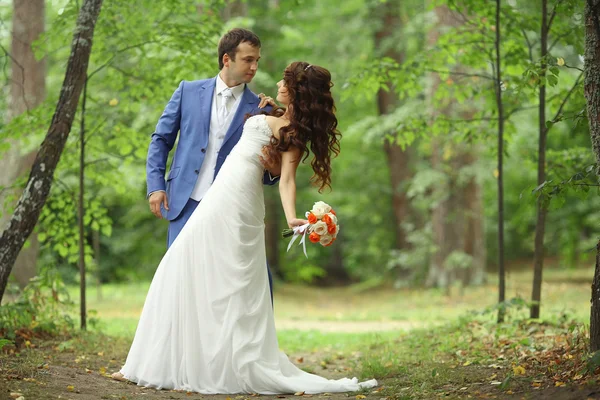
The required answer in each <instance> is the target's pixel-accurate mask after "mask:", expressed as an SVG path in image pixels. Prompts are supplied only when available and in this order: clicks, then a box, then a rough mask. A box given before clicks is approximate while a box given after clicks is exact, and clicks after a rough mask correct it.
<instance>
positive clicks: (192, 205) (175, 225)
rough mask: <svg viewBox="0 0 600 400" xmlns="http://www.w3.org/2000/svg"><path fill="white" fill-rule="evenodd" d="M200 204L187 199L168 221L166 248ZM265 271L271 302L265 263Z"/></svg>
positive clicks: (270, 280)
mask: <svg viewBox="0 0 600 400" xmlns="http://www.w3.org/2000/svg"><path fill="white" fill-rule="evenodd" d="M198 204H200V202H199V201H196V200H194V199H192V198H189V199H188V202H187V203H186V204H185V206H184V207H183V210H181V213H180V214H179V215H178V216H177V218H175V219H174V220H173V221H170V222H169V230H168V231H167V248H169V247H171V245H172V244H173V242H174V241H175V238H176V237H177V235H179V232H181V230H182V229H183V226H184V225H185V224H186V222H187V221H188V219H190V217H191V216H192V213H193V212H194V210H195V209H196V207H198ZM267 273H268V275H269V290H270V291H271V303H273V277H272V276H271V270H270V269H269V266H268V265H267Z"/></svg>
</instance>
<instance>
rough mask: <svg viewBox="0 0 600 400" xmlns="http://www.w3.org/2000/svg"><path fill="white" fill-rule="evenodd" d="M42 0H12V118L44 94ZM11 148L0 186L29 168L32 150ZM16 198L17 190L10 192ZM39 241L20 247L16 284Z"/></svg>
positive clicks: (22, 280) (31, 270) (32, 264)
mask: <svg viewBox="0 0 600 400" xmlns="http://www.w3.org/2000/svg"><path fill="white" fill-rule="evenodd" d="M44 17H45V6H44V0H13V17H12V27H13V29H12V43H11V56H12V57H11V86H10V98H11V101H10V118H14V117H16V116H18V115H20V114H22V113H24V112H26V111H28V110H31V109H33V108H34V107H36V106H38V105H39V104H40V103H41V102H42V101H43V100H44V98H45V97H46V60H45V59H41V60H39V61H38V60H36V58H35V55H34V51H33V48H32V46H33V42H34V41H36V40H37V39H38V38H39V37H40V35H41V34H42V33H43V32H44ZM10 144H11V149H10V150H8V152H7V153H4V154H2V161H0V168H1V169H2V171H3V173H2V176H0V186H10V185H12V184H13V183H14V182H15V181H16V180H17V178H19V177H20V176H22V175H23V174H24V173H25V171H29V169H30V168H31V165H32V164H33V160H34V159H35V153H33V154H25V155H23V154H21V149H20V148H19V143H18V141H16V140H11V142H10ZM10 194H11V195H14V196H15V197H18V195H19V194H20V193H19V192H15V191H11V193H10ZM5 196H6V193H5V195H0V209H1V210H3V212H2V216H0V229H2V228H4V225H5V224H6V222H7V221H8V217H9V215H8V213H7V212H6V211H7V210H6V208H10V207H12V206H13V205H14V204H11V205H10V206H9V207H6V208H5V207H4V201H5ZM39 247H40V246H39V242H38V239H37V234H36V233H35V232H34V233H32V234H31V235H30V237H29V246H28V247H27V248H23V249H22V250H21V251H20V252H19V255H18V257H17V261H16V262H15V266H14V268H13V276H14V277H15V279H16V280H17V283H18V284H19V286H21V287H24V286H25V285H27V283H29V280H30V279H31V278H33V277H34V276H35V275H36V263H37V257H38V253H39Z"/></svg>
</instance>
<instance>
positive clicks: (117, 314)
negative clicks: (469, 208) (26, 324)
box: [69, 268, 593, 337]
mask: <svg viewBox="0 0 600 400" xmlns="http://www.w3.org/2000/svg"><path fill="white" fill-rule="evenodd" d="M592 277H593V269H592V268H588V269H560V270H559V269H547V270H546V271H545V276H544V285H543V291H542V307H541V318H542V319H549V318H554V317H555V316H556V315H560V314H564V313H568V314H569V315H570V316H572V317H573V318H574V319H576V320H578V321H581V322H586V321H588V320H589V298H590V295H591V292H590V283H591V280H592ZM488 281H489V283H488V284H486V285H483V286H480V287H473V288H467V289H465V290H462V289H461V288H458V287H455V288H452V289H451V290H450V295H448V293H447V292H446V291H444V290H438V289H427V290H425V289H422V288H416V289H400V290H395V289H392V288H387V287H383V288H382V287H380V288H370V289H366V290H365V289H361V287H360V286H349V287H344V288H328V289H324V288H314V287H307V286H299V285H288V284H276V285H275V319H276V321H277V323H278V324H279V325H280V326H281V327H283V329H284V330H285V329H288V328H291V329H310V326H314V325H315V324H311V322H330V323H331V325H334V323H335V322H345V323H346V324H344V325H342V324H340V327H343V326H350V327H351V326H352V324H351V323H353V322H355V323H357V324H355V325H356V327H358V325H359V324H358V323H361V322H379V323H381V327H378V328H377V329H378V330H382V329H383V330H385V323H386V322H398V323H401V322H402V323H406V327H427V326H430V325H432V324H440V323H445V322H449V321H454V320H456V318H458V317H459V316H461V315H464V314H465V313H467V312H469V311H472V310H482V309H484V308H486V307H491V306H494V305H495V304H496V303H497V298H498V290H497V284H496V276H495V275H490V276H489V278H488ZM531 281H532V274H531V273H530V272H529V271H519V272H509V273H508V275H507V283H506V285H507V293H506V298H507V299H510V298H513V297H521V298H524V299H529V298H530V296H531V295H530V293H531ZM148 287H149V282H141V283H140V282H138V283H130V284H119V285H114V284H108V285H103V286H102V289H101V297H99V296H98V293H97V290H96V288H94V287H92V288H90V289H89V290H88V292H87V304H88V309H90V310H95V312H96V313H97V314H96V315H95V317H97V318H98V319H99V329H100V330H101V331H103V332H105V333H107V334H110V335H118V336H126V337H127V336H132V335H133V334H134V332H135V327H136V325H137V320H138V318H139V315H140V312H141V309H142V307H143V304H144V300H145V297H146V293H147V290H148ZM69 291H70V293H71V297H72V298H73V299H74V300H76V301H77V299H78V297H79V293H78V288H77V287H71V288H70V289H69ZM525 313H526V312H524V314H525ZM303 323H304V325H306V327H305V328H303ZM349 323H350V324H349ZM316 325H318V324H316ZM389 326H390V329H397V328H398V326H401V325H398V324H396V325H394V324H391V323H390V324H389ZM333 328H334V327H333ZM333 328H332V329H333ZM341 329H343V328H341ZM347 329H351V328H347Z"/></svg>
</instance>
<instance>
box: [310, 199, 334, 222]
mask: <svg viewBox="0 0 600 400" xmlns="http://www.w3.org/2000/svg"><path fill="white" fill-rule="evenodd" d="M310 211H311V212H312V213H313V214H315V217H317V218H318V219H321V218H323V216H324V215H325V214H327V213H328V212H329V211H331V206H330V205H329V204H327V203H325V202H323V201H317V202H316V203H315V205H314V206H313V208H312V210H310Z"/></svg>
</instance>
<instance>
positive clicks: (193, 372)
mask: <svg viewBox="0 0 600 400" xmlns="http://www.w3.org/2000/svg"><path fill="white" fill-rule="evenodd" d="M270 137H271V131H270V128H269V126H268V124H267V122H266V118H265V116H264V115H259V116H254V117H251V118H249V119H248V120H247V122H246V125H245V127H244V131H243V134H242V137H241V139H240V141H239V142H238V145H237V146H236V147H235V148H234V149H233V151H232V152H231V154H230V155H229V157H228V158H227V160H226V162H225V163H224V165H223V167H222V169H221V171H220V172H219V175H218V177H217V179H216V180H215V182H214V183H213V185H212V186H211V188H210V189H209V191H208V192H207V194H206V196H205V197H204V198H203V200H202V202H201V203H200V204H199V206H198V208H197V209H196V210H195V211H194V213H193V214H192V216H191V217H190V219H189V221H188V222H187V224H186V225H185V227H184V228H183V230H182V231H181V233H180V234H179V236H178V237H177V239H176V240H175V242H174V243H173V244H172V245H171V247H170V248H169V250H168V251H167V253H166V254H165V256H164V257H163V259H162V261H161V262H160V265H159V266H158V269H157V271H156V274H155V275H154V279H153V280H152V284H151V285H150V290H149V292H148V296H147V298H146V302H145V304H144V309H143V311H142V315H141V318H140V321H139V324H138V327H137V331H136V333H135V338H134V340H133V344H132V346H131V349H130V351H129V355H128V356H127V361H126V363H125V365H124V366H123V368H122V369H121V373H122V374H123V375H124V376H125V378H126V379H128V380H130V381H133V382H137V383H138V385H143V386H149V387H154V388H159V389H161V388H165V389H180V390H188V391H194V392H199V393H203V394H216V393H228V394H234V393H261V394H278V393H295V392H305V393H322V392H347V391H356V390H359V389H360V388H362V387H373V386H376V385H377V382H376V381H375V380H370V381H367V382H363V383H358V381H357V379H356V378H353V379H348V378H344V379H339V380H328V379H325V378H323V377H320V376H317V375H313V374H309V373H306V372H304V371H302V370H300V369H298V368H297V367H296V366H295V365H293V364H292V363H291V362H290V361H289V360H288V358H287V356H286V355H285V354H284V353H282V352H281V351H280V350H279V346H278V342H277V335H276V332H275V324H274V320H273V309H272V306H271V297H270V294H269V283H268V278H267V268H266V264H267V262H266V253H265V243H264V228H265V227H264V217H265V208H264V207H265V206H264V199H263V183H262V178H263V167H262V165H261V164H260V161H259V155H260V154H261V150H262V148H263V146H264V145H266V144H267V143H268V142H269V139H270Z"/></svg>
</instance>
